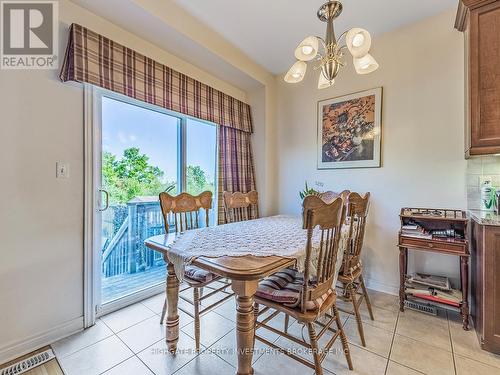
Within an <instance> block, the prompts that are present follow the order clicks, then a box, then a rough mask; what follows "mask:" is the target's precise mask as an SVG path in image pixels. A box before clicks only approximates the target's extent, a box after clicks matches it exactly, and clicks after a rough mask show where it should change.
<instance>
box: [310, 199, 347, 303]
mask: <svg viewBox="0 0 500 375" xmlns="http://www.w3.org/2000/svg"><path fill="white" fill-rule="evenodd" d="M303 209H304V218H305V221H304V228H305V229H307V244H306V263H305V272H304V285H303V289H302V310H303V311H305V306H306V302H307V301H314V300H315V299H316V298H318V297H321V296H322V295H323V294H325V293H326V292H327V291H328V290H329V289H331V287H332V282H333V279H334V276H335V269H336V267H335V264H336V262H337V253H338V250H339V242H340V234H341V228H342V223H343V222H344V216H345V205H344V201H343V199H342V198H340V197H337V198H336V199H335V200H334V201H333V202H331V203H329V204H328V203H325V202H324V201H323V200H322V199H321V198H320V197H318V196H314V195H311V196H307V197H306V198H305V199H304V202H303ZM317 226H319V230H320V231H321V240H320V244H319V253H318V262H317V265H316V279H315V280H314V281H313V280H309V279H310V275H311V269H310V267H311V266H313V265H312V263H311V257H312V248H313V231H314V228H316V227H317Z"/></svg>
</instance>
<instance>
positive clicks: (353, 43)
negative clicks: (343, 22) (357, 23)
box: [345, 27, 372, 58]
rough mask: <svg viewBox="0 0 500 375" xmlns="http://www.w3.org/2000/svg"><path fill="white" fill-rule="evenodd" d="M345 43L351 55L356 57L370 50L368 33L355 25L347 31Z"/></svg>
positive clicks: (370, 42)
mask: <svg viewBox="0 0 500 375" xmlns="http://www.w3.org/2000/svg"><path fill="white" fill-rule="evenodd" d="M345 40H346V44H347V48H348V49H349V52H351V55H352V56H353V57H356V58H360V57H363V56H364V55H366V54H367V53H368V52H369V51H370V47H371V45H372V38H371V36H370V33H369V32H368V31H366V30H364V29H360V28H359V27H355V28H353V29H351V30H349V31H348V32H347V35H346V38H345Z"/></svg>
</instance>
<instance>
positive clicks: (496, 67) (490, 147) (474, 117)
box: [469, 1, 500, 155]
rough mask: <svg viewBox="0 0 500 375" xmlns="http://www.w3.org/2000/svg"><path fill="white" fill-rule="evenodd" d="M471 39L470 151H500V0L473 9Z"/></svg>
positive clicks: (487, 152) (478, 152) (471, 12)
mask: <svg viewBox="0 0 500 375" xmlns="http://www.w3.org/2000/svg"><path fill="white" fill-rule="evenodd" d="M469 43H470V45H469V64H470V66H469V90H470V91H469V100H470V103H469V104H470V113H469V116H470V119H469V120H470V127H471V139H470V141H471V149H470V154H471V155H482V154H492V153H500V64H499V63H498V61H500V1H495V2H493V3H491V4H488V5H485V6H482V7H479V8H476V9H472V10H471V11H470V24H469Z"/></svg>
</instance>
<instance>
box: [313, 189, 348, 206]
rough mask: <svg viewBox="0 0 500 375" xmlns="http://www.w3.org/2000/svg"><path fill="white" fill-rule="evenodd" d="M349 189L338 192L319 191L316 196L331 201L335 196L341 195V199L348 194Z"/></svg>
mask: <svg viewBox="0 0 500 375" xmlns="http://www.w3.org/2000/svg"><path fill="white" fill-rule="evenodd" d="M349 193H350V191H349V190H343V191H341V192H340V193H336V192H335V191H331V190H329V191H324V192H322V193H319V194H318V196H319V197H320V198H321V199H322V200H323V201H324V202H325V203H332V202H333V201H334V200H335V199H336V198H338V197H341V198H342V199H344V200H345V199H347V196H348V195H349Z"/></svg>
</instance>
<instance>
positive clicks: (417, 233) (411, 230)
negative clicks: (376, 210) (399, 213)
mask: <svg viewBox="0 0 500 375" xmlns="http://www.w3.org/2000/svg"><path fill="white" fill-rule="evenodd" d="M401 235H402V236H406V237H416V238H423V239H427V240H431V239H432V233H430V232H429V231H427V230H425V229H424V228H423V227H421V226H420V225H418V224H413V223H408V224H405V225H403V226H402V227H401Z"/></svg>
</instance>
